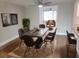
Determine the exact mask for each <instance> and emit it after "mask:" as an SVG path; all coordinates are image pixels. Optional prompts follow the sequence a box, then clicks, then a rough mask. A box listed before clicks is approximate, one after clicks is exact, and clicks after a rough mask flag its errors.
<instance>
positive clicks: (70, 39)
mask: <svg viewBox="0 0 79 59" xmlns="http://www.w3.org/2000/svg"><path fill="white" fill-rule="evenodd" d="M66 33H67V39H68V42H69V44H76V43H77V42H76V38H75V35H74V34H73V33H69V32H68V31H66Z"/></svg>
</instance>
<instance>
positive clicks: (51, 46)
mask: <svg viewBox="0 0 79 59" xmlns="http://www.w3.org/2000/svg"><path fill="white" fill-rule="evenodd" d="M50 44H51V51H52V52H53V50H52V49H53V46H52V45H53V43H52V42H50Z"/></svg>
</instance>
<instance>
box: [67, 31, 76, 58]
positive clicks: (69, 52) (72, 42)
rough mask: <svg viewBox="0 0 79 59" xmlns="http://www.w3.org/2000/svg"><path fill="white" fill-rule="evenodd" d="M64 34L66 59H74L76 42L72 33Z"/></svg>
mask: <svg viewBox="0 0 79 59" xmlns="http://www.w3.org/2000/svg"><path fill="white" fill-rule="evenodd" d="M66 33H67V39H68V44H67V57H76V54H77V51H76V44H77V41H76V38H75V35H74V33H69V32H68V31H67V30H66ZM71 49H72V50H71ZM72 51H73V52H72ZM72 54H73V56H72Z"/></svg>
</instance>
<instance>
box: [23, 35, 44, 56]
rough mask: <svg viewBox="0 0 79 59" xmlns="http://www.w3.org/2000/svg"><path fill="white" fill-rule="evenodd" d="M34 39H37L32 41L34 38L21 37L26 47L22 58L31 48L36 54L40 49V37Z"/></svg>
mask: <svg viewBox="0 0 79 59" xmlns="http://www.w3.org/2000/svg"><path fill="white" fill-rule="evenodd" d="M36 38H37V39H35V40H34V37H32V36H27V35H25V36H23V39H24V43H25V45H26V46H27V49H26V51H25V53H24V56H25V55H26V52H27V51H29V50H30V49H31V48H34V49H35V50H36V52H37V50H38V49H40V48H41V46H42V42H43V40H42V38H41V37H36Z"/></svg>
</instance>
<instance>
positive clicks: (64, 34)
mask: <svg viewBox="0 0 79 59" xmlns="http://www.w3.org/2000/svg"><path fill="white" fill-rule="evenodd" d="M57 35H66V33H57Z"/></svg>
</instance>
